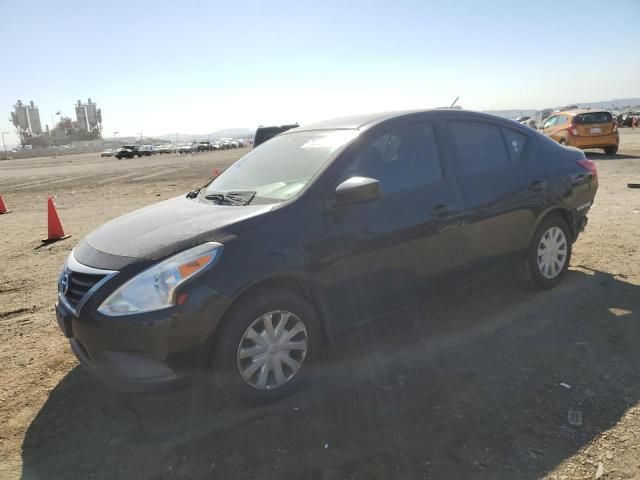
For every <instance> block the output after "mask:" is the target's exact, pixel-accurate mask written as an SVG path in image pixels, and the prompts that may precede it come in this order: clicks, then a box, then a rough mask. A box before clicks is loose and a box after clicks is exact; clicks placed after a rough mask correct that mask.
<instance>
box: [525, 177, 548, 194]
mask: <svg viewBox="0 0 640 480" xmlns="http://www.w3.org/2000/svg"><path fill="white" fill-rule="evenodd" d="M546 186H547V182H543V181H542V180H534V181H533V182H531V183H530V184H529V190H531V191H532V192H539V191H540V190H542V189H543V188H544V187H546Z"/></svg>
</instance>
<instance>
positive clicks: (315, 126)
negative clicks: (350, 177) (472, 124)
mask: <svg viewBox="0 0 640 480" xmlns="http://www.w3.org/2000/svg"><path fill="white" fill-rule="evenodd" d="M427 112H433V113H435V112H443V113H446V114H447V115H448V116H451V115H453V116H460V117H464V118H469V117H470V116H474V117H478V118H482V119H485V120H501V121H505V120H506V119H504V118H502V117H498V116H496V115H490V114H487V113H481V112H476V111H473V110H461V109H456V108H433V109H425V110H400V111H392V112H381V113H368V114H363V115H351V116H348V117H339V118H334V119H330V120H324V121H322V122H316V123H311V124H308V125H302V126H300V127H298V128H294V129H291V130H287V131H286V132H284V133H281V134H280V135H287V134H290V133H295V132H304V131H310V130H341V129H344V130H354V129H357V130H359V129H364V128H370V127H372V126H374V125H377V124H379V123H382V122H384V121H386V120H390V119H392V118H399V117H404V116H409V115H414V114H418V113H427Z"/></svg>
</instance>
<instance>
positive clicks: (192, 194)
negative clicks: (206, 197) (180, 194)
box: [187, 180, 213, 198]
mask: <svg viewBox="0 0 640 480" xmlns="http://www.w3.org/2000/svg"><path fill="white" fill-rule="evenodd" d="M211 182H213V180H209V181H208V182H207V183H205V184H204V185H203V186H201V187H200V188H196V189H195V190H192V191H190V192H189V193H187V198H196V197H197V196H198V195H200V191H201V190H202V189H203V188H207V187H208V186H209V184H210V183H211Z"/></svg>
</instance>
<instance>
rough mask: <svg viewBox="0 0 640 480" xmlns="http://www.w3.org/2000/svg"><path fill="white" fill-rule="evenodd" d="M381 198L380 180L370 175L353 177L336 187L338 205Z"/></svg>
mask: <svg viewBox="0 0 640 480" xmlns="http://www.w3.org/2000/svg"><path fill="white" fill-rule="evenodd" d="M377 198H380V181H379V180H376V179H375V178H368V177H351V178H348V179H346V180H345V181H344V182H342V183H341V184H340V185H338V186H337V187H336V202H337V204H338V205H349V204H352V203H362V202H369V201H371V200H376V199H377Z"/></svg>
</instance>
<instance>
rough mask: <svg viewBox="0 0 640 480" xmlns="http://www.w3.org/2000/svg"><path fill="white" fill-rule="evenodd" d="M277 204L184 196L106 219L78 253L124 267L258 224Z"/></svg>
mask: <svg viewBox="0 0 640 480" xmlns="http://www.w3.org/2000/svg"><path fill="white" fill-rule="evenodd" d="M272 208H273V205H247V206H232V205H214V204H212V203H211V202H208V201H206V200H200V199H188V198H186V197H185V196H180V197H176V198H172V199H170V200H166V201H164V202H160V203H156V204H154V205H150V206H148V207H145V208H142V209H140V210H136V211H134V212H131V213H129V214H126V215H123V216H122V217H118V218H116V219H114V220H111V221H110V222H107V223H105V224H104V225H102V226H101V227H99V228H97V229H96V230H94V231H93V232H91V233H90V234H89V235H87V237H86V238H85V239H84V240H83V241H82V242H80V244H78V245H77V246H76V247H75V248H74V252H73V254H74V257H75V259H76V260H77V261H78V262H80V263H82V264H84V265H87V266H90V267H94V268H101V269H107V270H119V269H121V268H123V267H124V266H126V265H129V264H131V263H136V262H140V261H145V260H146V261H148V260H158V259H161V258H164V257H167V256H169V255H171V254H173V253H176V252H179V251H182V250H184V249H187V248H189V247H192V246H195V245H199V244H201V243H204V242H207V241H212V240H216V239H219V238H221V237H224V236H227V235H233V234H236V233H238V232H240V231H242V230H246V229H248V228H252V227H255V226H257V225H259V224H260V223H262V222H263V221H264V219H265V218H266V214H267V213H268V212H269V211H271V209H272Z"/></svg>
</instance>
